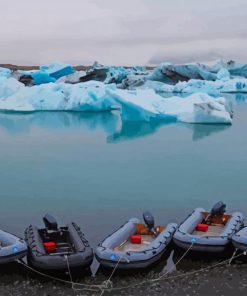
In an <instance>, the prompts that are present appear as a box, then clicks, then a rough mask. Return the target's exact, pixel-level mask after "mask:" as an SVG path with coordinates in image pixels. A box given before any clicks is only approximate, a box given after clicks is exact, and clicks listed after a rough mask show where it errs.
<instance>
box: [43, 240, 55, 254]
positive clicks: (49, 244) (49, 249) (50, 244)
mask: <svg viewBox="0 0 247 296" xmlns="http://www.w3.org/2000/svg"><path fill="white" fill-rule="evenodd" d="M43 246H44V248H45V250H46V251H47V252H53V251H56V249H57V244H56V243H55V242H46V243H43Z"/></svg>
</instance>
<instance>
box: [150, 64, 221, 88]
mask: <svg viewBox="0 0 247 296" xmlns="http://www.w3.org/2000/svg"><path fill="white" fill-rule="evenodd" d="M148 79H150V80H154V81H160V82H164V83H168V84H174V83H177V82H178V81H188V80H189V79H203V80H216V79H217V75H216V73H212V72H210V69H208V68H207V67H206V66H205V65H202V64H182V65H174V64H171V63H162V64H161V65H159V66H158V67H157V68H156V69H154V71H153V72H152V73H151V74H150V76H149V77H148Z"/></svg>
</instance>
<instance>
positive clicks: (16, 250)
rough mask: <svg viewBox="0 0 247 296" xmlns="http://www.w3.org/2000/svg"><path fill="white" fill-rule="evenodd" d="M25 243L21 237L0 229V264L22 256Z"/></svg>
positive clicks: (25, 249)
mask: <svg viewBox="0 0 247 296" xmlns="http://www.w3.org/2000/svg"><path fill="white" fill-rule="evenodd" d="M26 253H27V245H26V243H25V241H24V240H22V239H21V238H19V237H17V236H15V235H13V234H11V233H8V232H5V231H3V230H0V264H6V263H10V262H13V261H15V260H16V259H20V258H22V257H24V256H25V255H26Z"/></svg>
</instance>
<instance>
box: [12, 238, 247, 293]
mask: <svg viewBox="0 0 247 296" xmlns="http://www.w3.org/2000/svg"><path fill="white" fill-rule="evenodd" d="M192 247H193V243H192V244H191V246H190V247H189V248H188V249H187V250H186V251H185V252H184V254H183V255H182V256H181V258H180V259H179V260H178V261H177V262H176V264H175V266H177V265H178V264H179V263H180V262H181V260H182V259H183V258H184V257H185V256H186V254H187V253H188V252H189V250H191V249H192ZM234 254H236V251H235V252H234V253H233V256H231V258H230V259H229V258H228V259H226V260H223V261H220V262H217V263H216V264H213V265H211V266H207V267H204V268H201V269H199V270H194V271H191V272H187V273H183V274H179V275H174V276H167V275H168V272H166V273H165V274H162V275H160V276H158V277H157V278H154V279H147V280H144V281H141V282H138V283H135V284H132V285H127V286H122V287H113V283H112V282H111V278H112V276H113V275H114V273H115V271H116V269H117V267H118V265H119V263H120V260H121V257H120V258H119V260H118V262H117V263H116V265H115V267H114V269H113V271H112V273H111V275H110V277H109V278H108V280H106V281H104V282H103V283H102V284H98V285H96V284H95V285H93V284H81V283H74V282H73V280H72V276H71V273H70V267H69V262H68V261H67V264H68V271H69V276H70V281H66V280H63V279H61V278H57V277H54V276H51V275H48V274H45V273H42V272H40V271H38V270H36V269H34V268H32V267H31V266H29V265H27V264H26V263H25V262H23V261H22V260H21V259H19V260H17V262H18V263H20V264H21V265H23V266H25V267H26V268H27V269H29V270H31V271H33V272H34V273H37V274H39V275H41V276H43V277H46V278H49V279H51V280H54V281H58V282H61V283H64V284H70V285H71V287H72V289H73V290H76V291H82V290H83V291H93V292H99V291H101V294H100V296H102V295H103V294H104V292H112V291H120V290H126V289H131V288H135V287H137V286H140V285H144V284H147V283H153V282H156V281H162V280H164V279H166V280H171V279H177V278H183V277H187V276H191V275H193V274H196V273H200V272H203V271H206V270H209V269H213V268H215V267H218V266H220V265H223V264H225V263H229V262H232V260H233V259H236V258H239V257H241V256H242V255H246V254H247V253H246V251H244V252H242V253H240V254H238V255H234ZM165 276H166V277H165ZM75 285H78V287H81V288H80V289H76V288H75Z"/></svg>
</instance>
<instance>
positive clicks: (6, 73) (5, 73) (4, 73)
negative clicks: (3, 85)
mask: <svg viewBox="0 0 247 296" xmlns="http://www.w3.org/2000/svg"><path fill="white" fill-rule="evenodd" d="M10 76H11V70H10V69H7V68H3V67H0V77H6V78H9V77H10Z"/></svg>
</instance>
